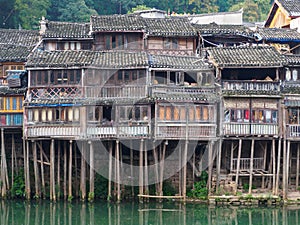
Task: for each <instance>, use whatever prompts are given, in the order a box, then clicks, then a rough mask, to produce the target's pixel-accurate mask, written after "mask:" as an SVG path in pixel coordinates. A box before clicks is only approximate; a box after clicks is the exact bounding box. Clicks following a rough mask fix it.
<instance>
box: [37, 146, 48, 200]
mask: <svg viewBox="0 0 300 225" xmlns="http://www.w3.org/2000/svg"><path fill="white" fill-rule="evenodd" d="M37 144H38V143H37ZM40 163H41V181H42V191H41V194H42V195H43V198H45V197H46V186H45V174H44V164H45V163H46V162H44V157H43V149H40ZM49 165H50V163H49Z"/></svg>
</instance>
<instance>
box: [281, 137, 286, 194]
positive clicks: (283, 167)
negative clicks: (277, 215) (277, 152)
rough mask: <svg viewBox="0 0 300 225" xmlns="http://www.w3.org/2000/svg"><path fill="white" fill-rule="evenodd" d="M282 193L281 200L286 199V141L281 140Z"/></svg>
mask: <svg viewBox="0 0 300 225" xmlns="http://www.w3.org/2000/svg"><path fill="white" fill-rule="evenodd" d="M282 170H283V171H282V191H283V198H284V199H286V197H287V196H286V194H287V193H286V139H284V140H283V165H282Z"/></svg>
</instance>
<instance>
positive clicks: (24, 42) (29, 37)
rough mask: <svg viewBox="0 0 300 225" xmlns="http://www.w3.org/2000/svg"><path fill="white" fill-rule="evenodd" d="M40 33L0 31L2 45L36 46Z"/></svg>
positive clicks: (12, 30)
mask: <svg viewBox="0 0 300 225" xmlns="http://www.w3.org/2000/svg"><path fill="white" fill-rule="evenodd" d="M38 42H39V32H38V31H35V30H16V29H0V44H12V45H20V46H35V45H36V44H37V43H38Z"/></svg>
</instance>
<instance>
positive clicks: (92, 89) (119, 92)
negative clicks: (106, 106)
mask: <svg viewBox="0 0 300 225" xmlns="http://www.w3.org/2000/svg"><path fill="white" fill-rule="evenodd" d="M85 94H86V97H88V98H99V97H100V98H144V97H146V96H147V89H146V85H123V86H103V87H99V86H87V87H86V91H85Z"/></svg>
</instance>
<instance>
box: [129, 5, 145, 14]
mask: <svg viewBox="0 0 300 225" xmlns="http://www.w3.org/2000/svg"><path fill="white" fill-rule="evenodd" d="M147 9H151V8H150V7H147V6H145V5H137V6H136V7H133V8H132V9H131V10H130V11H128V12H127V13H134V12H136V11H140V10H147Z"/></svg>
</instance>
